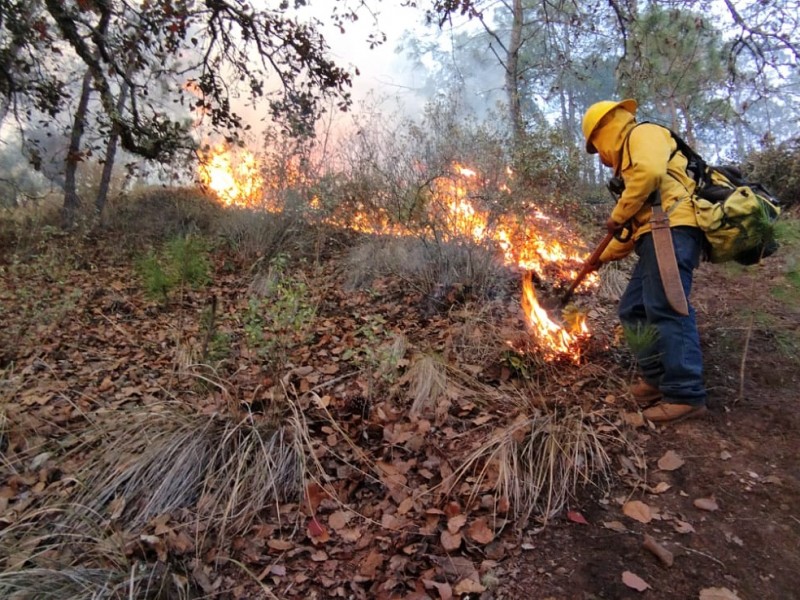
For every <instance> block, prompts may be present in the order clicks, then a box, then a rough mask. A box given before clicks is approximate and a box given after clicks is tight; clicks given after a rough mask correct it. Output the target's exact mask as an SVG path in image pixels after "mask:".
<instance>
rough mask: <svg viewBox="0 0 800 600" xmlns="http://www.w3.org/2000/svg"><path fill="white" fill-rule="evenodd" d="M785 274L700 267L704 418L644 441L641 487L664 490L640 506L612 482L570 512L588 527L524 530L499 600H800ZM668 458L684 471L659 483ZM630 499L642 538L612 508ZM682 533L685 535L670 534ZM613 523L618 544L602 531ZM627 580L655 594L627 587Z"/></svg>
mask: <svg viewBox="0 0 800 600" xmlns="http://www.w3.org/2000/svg"><path fill="white" fill-rule="evenodd" d="M785 258H786V257H784V259H785ZM789 262H791V257H789ZM786 269H787V267H786V262H785V261H784V260H782V259H780V258H773V259H767V261H765V263H764V264H763V265H761V266H760V267H757V268H755V269H753V270H752V271H745V270H740V269H736V268H731V267H729V266H719V265H708V264H704V265H702V266H701V268H700V270H699V271H698V275H697V278H696V284H695V290H694V291H693V298H692V301H693V303H694V305H695V306H696V307H697V310H698V322H699V327H700V331H701V337H702V344H703V349H704V355H705V364H706V371H707V375H706V377H707V384H708V387H709V395H710V396H709V414H708V415H707V416H706V417H705V418H702V419H699V420H695V421H687V422H683V423H678V424H676V425H672V426H666V427H661V428H653V427H651V428H640V429H639V443H640V444H641V447H642V449H643V451H644V453H645V456H646V459H647V473H646V475H644V474H643V475H642V478H643V480H646V481H647V482H648V484H649V485H650V487H651V488H655V486H656V485H657V484H658V483H659V482H666V483H668V484H669V486H670V488H669V489H668V490H667V491H665V492H663V493H660V494H649V493H647V492H646V491H644V490H639V491H634V490H635V487H634V486H632V485H619V482H618V485H617V486H616V488H615V489H614V491H613V492H612V493H611V494H610V496H609V497H607V498H596V497H595V498H584V499H583V500H582V501H581V502H579V503H578V504H579V506H578V507H579V510H581V511H582V514H583V515H584V516H585V517H586V520H587V521H588V522H589V525H583V524H577V523H574V522H570V521H568V520H566V519H562V520H561V521H560V522H558V523H555V524H552V525H551V526H548V527H547V528H546V529H544V530H543V531H541V532H540V533H533V532H531V531H530V530H529V531H528V533H527V536H528V539H529V544H530V550H528V551H524V550H523V551H520V552H518V553H517V556H516V557H515V558H514V559H513V560H509V561H508V562H507V563H505V564H503V565H502V567H501V568H500V569H499V571H498V578H499V580H500V585H499V587H498V592H497V597H498V598H537V599H538V598H541V599H545V598H558V599H564V600H566V599H570V600H571V599H575V600H585V599H594V598H637V597H642V598H659V599H668V598H669V599H672V598H674V599H676V600H678V599H686V598H698V597H700V596H699V594H700V592H701V591H702V590H704V589H708V588H723V589H727V590H728V591H730V592H734V593H736V594H737V595H738V597H739V598H742V599H768V598H774V599H776V600H778V599H787V598H797V597H800V591H799V590H798V588H797V586H798V581H800V579H798V573H800V462H799V461H798V445H800V416H799V415H798V411H797V402H798V385H797V384H798V353H797V346H796V343H797V339H798V338H797V332H798V311H797V300H796V299H793V298H792V297H791V293H788V294H783V293H781V291H780V290H781V289H782V288H781V285H782V282H784V274H785V273H786ZM776 296H777V297H776ZM751 319H752V329H750V323H751ZM748 337H749V342H747V340H748ZM746 344H747V354H746V360H745V363H744V368H743V371H742V356H743V352H744V347H745V345H746ZM742 379H743V383H744V386H743V393H742V390H741V383H742V381H741V380H742ZM670 450H671V451H674V452H676V453H677V454H678V455H679V456H680V457H682V458H683V459H684V460H685V464H684V465H683V466H681V467H680V468H678V469H676V470H672V471H662V470H659V468H658V464H657V461H658V459H659V458H660V457H662V456H663V455H664V453H665V452H667V451H670ZM620 472H624V469H621V471H620ZM631 498H638V499H640V500H642V501H643V502H645V503H646V504H648V506H650V507H651V508H653V509H656V510H657V511H658V513H659V514H660V515H661V516H663V517H664V518H663V519H662V520H659V519H653V520H651V521H650V522H649V523H646V524H645V523H640V522H637V521H635V520H633V519H630V518H628V517H626V516H624V515H623V513H622V511H621V507H620V503H621V502H623V501H626V500H628V499H631ZM698 498H714V499H715V500H716V504H717V506H718V510H715V511H707V510H701V509H699V508H697V507H695V506H694V500H695V499H698ZM677 519H680V520H681V521H683V522H685V523H689V524H690V525H691V526H692V531H690V532H688V533H679V532H678V531H677V529H679V527H678V526H676V521H677ZM613 521H617V522H621V523H622V524H623V525H624V528H625V531H614V530H611V529H608V528H607V527H605V526H604V525H603V523H609V522H613ZM645 534H649V535H651V536H653V537H654V538H655V539H656V540H657V541H658V542H659V543H660V544H661V545H662V546H664V547H665V548H667V549H668V550H670V551H671V552H672V553H673V554H674V564H673V565H672V566H671V567H667V566H665V565H663V564H662V563H661V562H660V561H659V560H658V559H657V558H656V557H655V555H654V554H652V553H650V552H648V551H647V550H645V549H643V548H642V543H643V539H644V535H645ZM625 571H630V572H632V573H635V574H636V575H638V576H639V577H641V578H642V579H643V580H644V581H645V582H646V583H647V584H649V585H650V586H651V589H649V590H646V591H644V592H638V591H636V590H634V589H631V588H629V587H628V586H626V585H625V584H624V583H623V581H622V574H623V572H625ZM713 597H716V596H713ZM721 597H724V598H728V597H734V596H727V595H725V596H721Z"/></svg>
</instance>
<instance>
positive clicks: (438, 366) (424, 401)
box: [404, 354, 448, 419]
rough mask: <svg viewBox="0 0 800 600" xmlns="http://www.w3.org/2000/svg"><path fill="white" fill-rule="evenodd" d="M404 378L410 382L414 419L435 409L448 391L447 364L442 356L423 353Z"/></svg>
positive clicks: (409, 390) (411, 413)
mask: <svg viewBox="0 0 800 600" xmlns="http://www.w3.org/2000/svg"><path fill="white" fill-rule="evenodd" d="M404 379H405V380H407V381H408V382H409V388H408V396H409V398H410V399H411V411H410V416H411V418H412V419H416V418H419V417H421V416H422V415H424V414H426V413H428V412H430V411H431V410H434V409H435V408H436V406H437V405H438V403H439V399H440V398H442V396H444V394H445V392H446V391H447V379H448V378H447V364H446V363H445V362H444V361H443V360H442V358H441V357H440V356H435V355H430V354H423V355H422V356H419V357H418V358H417V359H416V360H414V362H413V363H412V364H411V367H410V368H409V369H408V373H407V374H406V375H405V376H404Z"/></svg>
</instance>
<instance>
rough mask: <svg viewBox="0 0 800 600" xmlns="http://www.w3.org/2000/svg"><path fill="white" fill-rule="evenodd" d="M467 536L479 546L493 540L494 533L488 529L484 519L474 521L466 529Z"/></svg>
mask: <svg viewBox="0 0 800 600" xmlns="http://www.w3.org/2000/svg"><path fill="white" fill-rule="evenodd" d="M467 536H468V537H469V538H470V539H471V540H472V541H474V542H477V543H479V544H488V543H490V542H491V541H492V540H494V532H493V531H492V530H491V529H490V528H489V525H488V524H487V523H486V519H485V518H484V517H480V518H479V519H475V521H473V522H472V524H471V525H470V526H469V529H467Z"/></svg>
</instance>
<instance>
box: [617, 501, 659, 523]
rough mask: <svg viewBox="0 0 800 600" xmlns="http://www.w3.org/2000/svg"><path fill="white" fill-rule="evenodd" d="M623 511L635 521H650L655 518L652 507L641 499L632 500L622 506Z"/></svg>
mask: <svg viewBox="0 0 800 600" xmlns="http://www.w3.org/2000/svg"><path fill="white" fill-rule="evenodd" d="M622 512H623V513H624V514H625V515H627V516H629V517H630V518H631V519H634V520H635V521H639V522H640V523H649V522H650V521H652V520H653V512H652V510H651V509H650V507H649V506H648V505H647V504H645V503H644V502H642V501H641V500H631V501H629V502H626V503H625V505H624V506H623V507H622Z"/></svg>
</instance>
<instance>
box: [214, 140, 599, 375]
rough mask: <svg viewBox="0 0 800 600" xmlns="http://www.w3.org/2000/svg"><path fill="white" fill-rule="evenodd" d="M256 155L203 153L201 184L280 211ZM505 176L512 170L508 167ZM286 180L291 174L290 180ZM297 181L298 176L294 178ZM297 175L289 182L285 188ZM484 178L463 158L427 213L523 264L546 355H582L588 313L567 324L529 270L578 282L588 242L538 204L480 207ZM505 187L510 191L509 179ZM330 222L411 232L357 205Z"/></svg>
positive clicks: (222, 195) (532, 319) (439, 181)
mask: <svg viewBox="0 0 800 600" xmlns="http://www.w3.org/2000/svg"><path fill="white" fill-rule="evenodd" d="M262 171H263V170H262V169H261V168H260V166H259V164H258V161H257V160H256V158H255V157H254V156H253V155H252V154H251V153H249V152H247V151H244V150H241V151H239V152H238V154H237V155H233V154H232V153H231V152H229V151H227V150H226V149H225V148H224V147H222V146H218V147H216V148H214V149H213V150H212V151H210V152H209V153H207V154H206V155H205V156H204V157H202V161H201V166H200V178H201V181H202V182H203V184H204V185H205V186H206V187H208V188H209V189H211V190H212V191H213V192H214V193H215V194H217V196H218V197H219V199H220V201H221V202H224V203H225V204H228V205H237V206H245V207H260V208H266V209H267V210H272V209H274V206H273V203H272V202H265V198H264V196H265V195H266V194H267V192H269V191H271V190H273V188H275V189H277V187H278V184H277V183H271V182H269V181H265V180H264V178H263V176H262ZM507 176H509V177H511V176H513V173H512V172H511V171H510V170H508V171H507ZM284 179H285V178H284ZM289 179H292V178H289ZM290 184H291V181H288V180H287V181H284V184H283V185H284V186H288V185H290ZM485 185H486V184H485V182H483V181H481V179H480V177H479V175H478V173H477V172H476V171H475V170H473V169H470V168H468V167H465V166H463V165H460V164H454V165H453V169H452V173H451V174H450V175H449V176H447V177H438V178H436V179H434V181H433V182H432V185H431V195H430V201H429V205H428V208H427V210H428V212H429V213H430V216H431V218H432V221H434V222H436V223H440V224H441V225H442V230H443V231H441V232H439V233H440V235H441V236H442V237H443V238H444V239H454V238H457V237H461V238H463V237H468V238H471V239H473V240H475V241H477V242H487V241H493V242H494V243H496V244H497V246H498V247H499V248H500V250H501V251H502V254H503V259H504V261H505V263H506V264H507V265H510V266H514V267H518V268H521V269H523V271H524V272H525V273H526V275H525V276H524V277H523V285H522V301H521V302H522V307H523V310H524V312H525V315H526V321H527V325H528V327H529V329H530V331H531V333H532V335H533V337H534V338H535V339H536V341H537V343H538V345H539V346H540V347H541V348H542V349H543V350H544V354H545V356H546V357H549V358H555V357H567V358H570V359H572V360H573V361H576V362H577V361H578V360H579V359H580V348H581V342H582V340H584V339H585V338H586V337H587V335H588V328H587V325H586V321H585V318H584V317H583V316H582V315H579V318H576V319H572V321H571V323H569V324H565V323H562V322H561V320H560V319H558V318H554V316H553V315H552V314H550V313H549V312H548V311H547V310H546V309H545V308H543V307H542V306H541V304H540V302H539V300H538V299H537V297H536V292H535V289H534V286H533V282H532V279H533V278H532V276H531V273H532V272H535V273H537V274H539V275H540V276H541V277H547V278H550V277H554V278H557V279H559V280H572V279H574V278H575V277H576V276H577V274H578V268H577V267H578V266H579V265H580V264H581V263H582V262H583V260H584V257H585V254H583V253H581V252H579V251H578V250H575V249H574V248H578V247H580V246H582V244H581V242H580V240H579V239H577V238H575V236H574V235H572V234H570V232H568V231H567V230H566V229H565V228H564V227H563V226H562V225H561V224H560V222H559V221H557V220H556V219H551V218H550V217H548V216H547V215H545V214H543V213H542V212H541V211H539V210H538V209H537V208H536V207H535V206H533V205H531V206H529V211H528V213H527V214H526V215H525V216H524V217H522V218H520V217H519V216H516V215H511V216H510V215H499V216H494V217H492V215H490V213H489V212H488V211H486V210H482V209H480V208H479V207H478V206H477V203H476V202H473V201H472V200H471V196H472V197H475V198H478V197H480V194H481V191H482V190H485ZM499 185H500V188H501V189H505V190H508V187H507V186H506V184H505V183H501V184H499ZM319 205H320V199H319V198H318V197H314V198H313V199H312V200H311V206H312V208H315V207H318V206H319ZM328 221H329V223H331V224H334V225H337V226H346V227H349V228H351V229H355V230H357V231H362V232H367V233H381V234H384V235H386V234H390V235H411V234H412V233H413V232H412V231H410V230H408V229H407V228H405V227H403V226H401V225H397V224H396V223H393V221H392V219H390V218H389V217H388V215H387V214H385V213H382V212H381V211H375V210H370V211H365V210H358V209H356V210H355V211H354V212H353V213H352V214H349V215H347V217H346V218H341V217H340V218H336V217H330V218H329V219H328ZM587 279H588V281H587V283H586V284H585V285H591V284H594V283H596V282H597V276H596V275H592V276H590V277H589V278H587Z"/></svg>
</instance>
